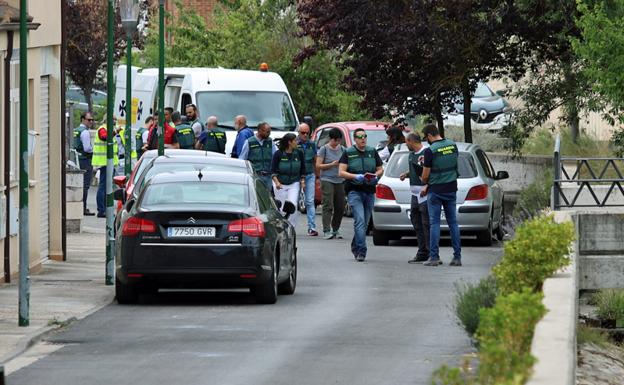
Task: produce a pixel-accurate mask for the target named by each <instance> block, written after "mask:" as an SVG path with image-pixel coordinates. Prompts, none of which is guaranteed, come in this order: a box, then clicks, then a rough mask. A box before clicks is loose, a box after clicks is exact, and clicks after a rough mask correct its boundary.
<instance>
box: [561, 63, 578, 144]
mask: <svg viewBox="0 0 624 385" xmlns="http://www.w3.org/2000/svg"><path fill="white" fill-rule="evenodd" d="M564 71H565V72H564V75H563V76H564V79H565V83H566V84H565V87H566V88H567V89H568V90H569V91H568V93H567V100H566V102H565V107H564V111H565V114H566V117H565V120H566V122H567V123H568V125H569V126H570V136H571V137H572V141H573V142H574V143H577V141H578V137H579V121H580V119H579V109H578V104H577V102H576V89H577V87H578V85H577V81H576V75H575V74H574V73H573V72H572V69H571V68H570V66H566V67H565V68H564Z"/></svg>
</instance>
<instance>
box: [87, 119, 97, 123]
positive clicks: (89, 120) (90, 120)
mask: <svg viewBox="0 0 624 385" xmlns="http://www.w3.org/2000/svg"><path fill="white" fill-rule="evenodd" d="M94 120H95V119H87V121H88V122H92V121H94Z"/></svg>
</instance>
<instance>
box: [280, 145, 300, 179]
mask: <svg viewBox="0 0 624 385" xmlns="http://www.w3.org/2000/svg"><path fill="white" fill-rule="evenodd" d="M302 161H303V153H302V152H301V151H298V150H297V151H293V153H292V155H291V156H290V158H289V157H288V154H287V153H285V152H284V153H282V156H281V157H280V160H279V163H278V166H277V174H274V175H277V180H279V181H280V183H281V184H292V183H295V182H299V181H300V180H301V176H302V175H301V162H302Z"/></svg>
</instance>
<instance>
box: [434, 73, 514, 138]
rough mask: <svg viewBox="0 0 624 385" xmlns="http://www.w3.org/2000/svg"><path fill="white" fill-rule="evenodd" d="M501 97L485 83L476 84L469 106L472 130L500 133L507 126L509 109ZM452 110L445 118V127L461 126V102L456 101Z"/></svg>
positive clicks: (462, 106)
mask: <svg viewBox="0 0 624 385" xmlns="http://www.w3.org/2000/svg"><path fill="white" fill-rule="evenodd" d="M503 96H504V93H503V92H498V93H495V92H493V91H492V90H491V89H490V87H488V85H487V84H485V83H479V84H477V89H476V90H475V92H474V94H473V96H472V103H471V105H470V117H471V120H472V128H473V129H486V130H489V131H500V130H502V129H503V128H505V127H506V126H508V125H509V122H510V120H511V107H510V106H509V103H508V102H507V101H506V100H505V99H504V98H503ZM453 109H454V112H451V113H449V114H448V115H447V116H446V118H445V125H446V124H448V125H453V126H463V125H464V116H463V113H464V105H463V101H461V100H460V101H458V102H457V103H456V104H455V106H454V108H453Z"/></svg>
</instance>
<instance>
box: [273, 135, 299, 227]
mask: <svg viewBox="0 0 624 385" xmlns="http://www.w3.org/2000/svg"><path fill="white" fill-rule="evenodd" d="M296 139H297V137H296V136H295V134H291V133H288V134H286V135H284V136H283V137H282V138H281V139H280V142H279V149H278V150H277V151H275V153H274V154H273V158H272V160H271V172H272V173H273V174H272V179H273V183H274V185H275V198H276V199H277V200H279V201H281V202H282V207H284V203H286V201H290V202H291V203H292V204H294V205H295V207H296V206H297V202H298V201H299V192H300V189H302V188H305V184H306V179H305V175H306V166H305V155H304V153H303V152H302V151H301V150H300V149H299V148H298V144H297V140H296ZM288 222H290V223H291V224H292V225H293V226H296V225H297V211H296V210H295V212H294V213H293V214H292V215H290V216H289V217H288Z"/></svg>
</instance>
